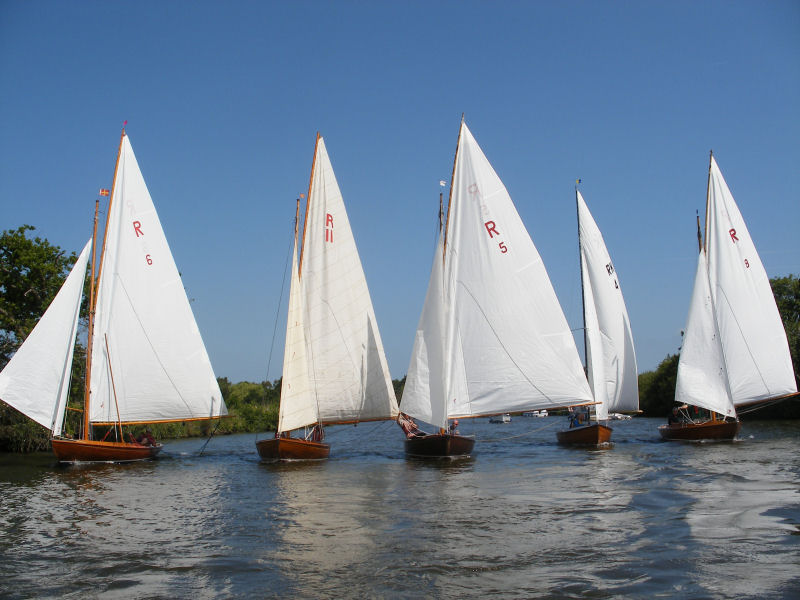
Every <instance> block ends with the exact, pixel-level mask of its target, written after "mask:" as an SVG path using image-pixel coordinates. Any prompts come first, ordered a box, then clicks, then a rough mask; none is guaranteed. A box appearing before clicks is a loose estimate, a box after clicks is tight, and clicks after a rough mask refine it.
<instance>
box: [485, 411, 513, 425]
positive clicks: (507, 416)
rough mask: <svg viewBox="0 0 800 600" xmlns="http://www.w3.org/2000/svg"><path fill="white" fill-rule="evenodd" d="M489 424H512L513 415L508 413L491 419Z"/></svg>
mask: <svg viewBox="0 0 800 600" xmlns="http://www.w3.org/2000/svg"><path fill="white" fill-rule="evenodd" d="M489 423H511V415H510V414H508V413H506V414H504V415H497V416H494V417H491V418H490V419H489Z"/></svg>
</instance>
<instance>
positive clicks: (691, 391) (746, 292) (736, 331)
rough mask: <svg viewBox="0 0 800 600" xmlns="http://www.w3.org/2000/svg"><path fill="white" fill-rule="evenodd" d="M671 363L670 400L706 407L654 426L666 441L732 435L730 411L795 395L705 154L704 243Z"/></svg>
mask: <svg viewBox="0 0 800 600" xmlns="http://www.w3.org/2000/svg"><path fill="white" fill-rule="evenodd" d="M697 237H698V245H699V248H700V252H699V256H698V260H697V271H696V274H695V282H694V290H693V292H692V300H691V304H690V306H689V317H688V319H687V322H686V329H685V335H684V339H683V345H682V348H681V354H680V358H679V360H678V376H677V381H676V385H675V402H677V403H678V404H679V405H683V406H684V407H688V406H689V405H691V406H695V407H699V408H702V409H705V410H707V411H710V417H709V418H707V419H702V420H701V419H692V418H690V417H689V415H688V413H684V417H683V418H681V419H675V420H674V421H676V422H670V423H668V424H667V425H663V426H661V427H659V432H660V434H661V437H662V438H663V439H666V440H703V439H711V440H731V439H733V438H734V437H735V436H736V434H737V433H738V432H739V430H740V429H741V422H740V421H739V419H738V416H737V410H738V409H740V408H742V407H745V406H754V405H758V404H765V403H771V402H774V401H778V400H781V399H785V398H788V397H791V396H796V395H797V383H796V381H795V377H794V370H793V368H792V359H791V356H790V354H789V344H788V342H787V339H786V331H785V330H784V327H783V323H782V322H781V318H780V314H779V313H778V307H777V305H776V304H775V297H774V295H773V293H772V288H771V286H770V284H769V278H768V277H767V273H766V270H765V269H764V266H763V265H762V264H761V259H760V258H759V256H758V252H756V247H755V245H754V243H753V240H752V238H751V237H750V233H749V232H748V230H747V226H746V225H745V222H744V219H743V218H742V215H741V213H740V212H739V208H738V207H737V206H736V202H735V201H734V199H733V195H732V194H731V191H730V189H729V188H728V185H727V184H726V183H725V179H724V178H723V177H722V172H721V171H720V169H719V166H718V165H717V162H716V160H715V158H714V155H713V153H712V154H711V155H710V158H709V167H708V188H707V192H706V221H705V241H704V242H703V240H702V235H701V231H700V217H699V216H698V219H697Z"/></svg>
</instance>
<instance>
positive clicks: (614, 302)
mask: <svg viewBox="0 0 800 600" xmlns="http://www.w3.org/2000/svg"><path fill="white" fill-rule="evenodd" d="M576 197H577V203H578V228H579V240H580V252H581V271H582V277H581V280H582V282H583V304H584V321H585V327H586V337H585V340H586V362H587V376H588V379H589V385H590V387H591V389H592V392H593V395H594V400H595V402H598V404H597V405H596V406H595V409H596V411H597V418H598V419H599V420H601V421H602V420H606V419H608V413H609V412H616V411H635V410H638V409H639V384H638V373H637V370H636V354H635V352H634V348H633V333H632V331H631V324H630V320H629V318H628V311H627V309H626V307H625V300H624V299H623V297H622V290H621V289H620V286H619V278H618V276H617V272H616V270H615V269H614V265H613V264H612V262H611V257H610V255H609V253H608V249H607V248H606V245H605V242H604V240H603V236H602V234H601V233H600V229H599V228H598V227H597V224H596V223H595V221H594V219H593V218H592V215H591V213H590V212H589V208H588V207H587V206H586V202H585V201H584V199H583V196H582V195H581V193H580V192H576Z"/></svg>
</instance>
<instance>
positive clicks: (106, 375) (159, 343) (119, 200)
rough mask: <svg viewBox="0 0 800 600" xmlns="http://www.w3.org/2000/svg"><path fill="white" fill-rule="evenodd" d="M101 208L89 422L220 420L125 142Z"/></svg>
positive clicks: (206, 363) (198, 344)
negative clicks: (104, 216) (103, 220)
mask: <svg viewBox="0 0 800 600" xmlns="http://www.w3.org/2000/svg"><path fill="white" fill-rule="evenodd" d="M109 210H110V214H109V219H108V226H107V231H106V232H105V236H106V242H105V250H104V256H103V258H102V262H101V271H100V274H99V277H100V280H99V284H98V293H97V307H96V316H95V329H94V340H93V348H92V374H91V402H90V413H89V414H90V418H91V420H92V422H96V423H103V422H113V421H117V420H121V421H122V422H129V423H132V422H155V421H177V420H188V419H203V418H205V419H207V418H209V417H217V416H220V415H224V414H227V409H226V407H225V403H224V401H223V400H222V394H221V393H220V389H219V386H218V385H217V381H216V378H215V377H214V371H213V369H212V368H211V362H210V360H209V358H208V354H207V352H206V349H205V346H204V344H203V340H202V338H201V336H200V331H199V330H198V328H197V323H196V322H195V319H194V315H193V314H192V309H191V308H190V306H189V300H188V298H187V297H186V292H185V291H184V289H183V283H182V281H181V277H180V274H179V273H178V269H177V267H176V266H175V261H174V259H173V257H172V253H171V252H170V249H169V245H168V244H167V239H166V237H165V236H164V231H163V229H162V227H161V222H160V221H159V218H158V214H157V213H156V210H155V207H154V205H153V202H152V200H151V198H150V193H149V192H148V191H147V186H146V184H145V182H144V178H143V177H142V173H141V171H140V170H139V165H138V163H137V161H136V157H135V156H134V154H133V149H132V148H131V145H130V142H129V140H128V137H127V136H123V139H122V144H121V147H120V155H119V164H118V170H117V174H116V177H115V183H114V189H113V192H112V203H111V206H110V208H109ZM107 349H108V350H107ZM112 377H113V381H112ZM117 406H118V407H119V414H118V413H117Z"/></svg>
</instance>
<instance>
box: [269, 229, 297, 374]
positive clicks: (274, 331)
mask: <svg viewBox="0 0 800 600" xmlns="http://www.w3.org/2000/svg"><path fill="white" fill-rule="evenodd" d="M292 236H294V233H292ZM292 239H294V237H292ZM292 247H293V244H289V250H288V251H287V252H286V262H285V263H284V265H283V281H282V282H281V295H280V297H279V298H278V308H277V309H276V311H275V325H274V326H273V328H272V342H271V343H270V346H269V358H268V359H267V378H269V368H270V365H272V352H273V350H275V334H276V333H277V331H278V319H279V318H280V313H281V305H282V304H283V290H284V289H285V288H286V271H287V269H288V268H289V256H291V253H292Z"/></svg>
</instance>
